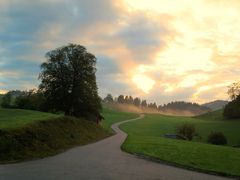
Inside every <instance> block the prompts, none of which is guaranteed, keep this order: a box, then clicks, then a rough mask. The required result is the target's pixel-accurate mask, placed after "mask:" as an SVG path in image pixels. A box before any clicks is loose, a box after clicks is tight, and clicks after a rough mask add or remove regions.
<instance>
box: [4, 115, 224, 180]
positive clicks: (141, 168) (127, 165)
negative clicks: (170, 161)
mask: <svg viewBox="0 0 240 180" xmlns="http://www.w3.org/2000/svg"><path fill="white" fill-rule="evenodd" d="M142 117H143V115H141V116H140V117H139V118H137V119H140V118H142ZM137 119H132V120H127V121H124V122H120V123H117V124H114V125H113V126H112V128H113V129H114V131H116V135H114V136H112V137H109V138H107V139H104V140H102V141H98V142H96V143H94V144H89V145H86V146H80V147H76V148H73V149H71V150H68V151H66V152H64V153H61V154H58V155H56V156H52V157H48V158H44V159H39V160H34V161H28V162H22V163H16V164H8V165H0V179H1V180H85V179H86V180H93V179H103V180H105V179H106V180H108V179H109V180H115V179H116V180H152V179H163V180H178V179H179V180H188V179H192V180H218V179H219V180H221V179H226V178H224V177H218V176H214V175H208V174H204V173H198V172H194V171H190V170H184V169H181V168H177V167H172V166H169V165H165V164H160V163H156V162H152V161H149V160H145V159H142V158H138V157H137V156H134V155H131V154H128V153H125V152H122V151H121V149H120V146H121V144H122V143H123V142H124V140H125V138H126V137H127V135H126V134H125V133H124V132H122V131H121V130H120V129H119V128H118V125H119V124H122V123H125V122H129V121H133V120H137Z"/></svg>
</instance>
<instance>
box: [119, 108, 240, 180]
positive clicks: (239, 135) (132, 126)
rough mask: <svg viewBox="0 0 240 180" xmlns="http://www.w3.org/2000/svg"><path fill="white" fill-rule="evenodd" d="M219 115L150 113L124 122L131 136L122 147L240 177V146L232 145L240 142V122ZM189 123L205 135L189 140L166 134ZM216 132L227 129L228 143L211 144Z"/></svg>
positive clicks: (186, 165)
mask: <svg viewBox="0 0 240 180" xmlns="http://www.w3.org/2000/svg"><path fill="white" fill-rule="evenodd" d="M217 116H221V115H220V112H217V113H216V112H215V115H214V114H209V115H205V116H204V117H201V116H200V117H197V118H187V117H172V116H163V115H150V114H147V115H146V116H145V118H144V119H142V120H139V121H134V122H129V123H126V124H123V125H121V128H122V129H123V130H124V131H125V132H127V133H128V135H129V136H128V138H127V140H126V141H125V142H124V144H123V146H122V148H123V149H124V150H125V151H127V152H130V153H137V154H141V155H145V156H149V157H152V158H155V159H158V160H163V161H166V162H170V163H173V164H175V165H180V166H184V167H187V168H194V169H198V170H204V171H210V172H217V173H219V174H224V175H235V176H240V149H239V148H233V147H231V145H239V144H240V131H239V129H240V121H236V120H235V121H226V120H222V119H223V118H222V119H220V120H217V118H216V117H217ZM185 122H190V123H193V124H195V126H196V129H197V132H198V133H199V134H200V136H201V137H202V138H201V139H199V138H196V139H194V141H193V142H189V141H181V140H174V139H167V138H164V137H163V136H164V134H171V133H175V128H176V127H177V126H178V125H180V124H183V123H185ZM213 131H214V132H215V131H221V132H223V134H224V135H225V136H226V137H227V139H228V146H216V145H211V144H207V142H206V141H207V136H208V135H209V134H210V133H211V132H213Z"/></svg>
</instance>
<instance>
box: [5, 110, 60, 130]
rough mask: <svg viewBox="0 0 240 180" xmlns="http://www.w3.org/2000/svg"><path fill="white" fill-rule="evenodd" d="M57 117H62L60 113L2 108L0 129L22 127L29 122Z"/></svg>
mask: <svg viewBox="0 0 240 180" xmlns="http://www.w3.org/2000/svg"><path fill="white" fill-rule="evenodd" d="M56 117H60V115H56V114H51V113H43V112H39V111H30V110H22V109H3V108H0V129H14V128H21V127H23V126H25V125H27V124H29V123H34V122H37V121H40V120H48V119H51V118H56Z"/></svg>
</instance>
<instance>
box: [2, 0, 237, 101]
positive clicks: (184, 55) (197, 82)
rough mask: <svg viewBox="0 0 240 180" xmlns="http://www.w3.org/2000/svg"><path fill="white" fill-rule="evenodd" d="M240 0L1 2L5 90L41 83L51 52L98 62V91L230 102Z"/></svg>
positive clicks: (172, 99)
mask: <svg viewBox="0 0 240 180" xmlns="http://www.w3.org/2000/svg"><path fill="white" fill-rule="evenodd" d="M239 9H240V1H239V0H217V1H216V0H194V1H192V0H181V1H179V0H171V1H169V0H38V1H32V0H1V1H0V93H4V92H6V91H8V90H13V89H20V90H27V89H32V88H37V87H38V85H39V84H40V81H39V80H38V75H39V73H40V65H41V63H43V62H44V61H45V60H46V59H45V54H46V53H47V52H49V51H51V50H53V49H55V48H58V47H61V46H63V45H67V44H68V43H75V44H80V45H83V46H85V47H86V48H87V50H88V51H89V52H90V53H92V54H94V55H95V56H96V57H97V73H96V76H97V84H98V87H99V94H100V95H101V96H102V97H104V96H106V94H108V93H111V94H112V95H113V96H118V95H120V94H124V95H132V96H134V97H135V96H139V97H141V98H143V99H147V100H148V101H150V102H151V101H154V102H157V103H158V104H163V103H167V102H170V101H191V102H197V103H205V102H208V101H212V100H216V99H228V95H227V93H226V92H227V86H229V85H230V84H231V83H233V82H236V81H238V80H239V75H240V68H239V67H240V33H239V32H240V21H239V19H240V11H239Z"/></svg>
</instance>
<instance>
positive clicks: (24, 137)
mask: <svg viewBox="0 0 240 180" xmlns="http://www.w3.org/2000/svg"><path fill="white" fill-rule="evenodd" d="M103 115H104V117H105V120H104V121H103V126H99V125H97V124H95V123H93V122H90V121H86V120H84V119H76V118H72V117H64V116H62V115H56V114H51V113H43V112H38V111H30V110H20V109H1V108H0V163H5V162H11V161H13V162H14V161H21V160H28V159H35V158H42V157H46V156H50V155H54V154H56V153H59V152H62V151H64V150H66V149H69V148H71V147H74V146H78V145H84V144H88V143H91V142H95V141H97V140H100V139H103V138H106V137H108V136H110V135H112V133H111V131H110V126H111V124H112V123H114V122H117V121H121V120H125V119H129V118H132V117H135V116H136V115H134V114H131V113H121V112H116V111H113V110H108V109H105V108H104V111H103Z"/></svg>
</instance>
